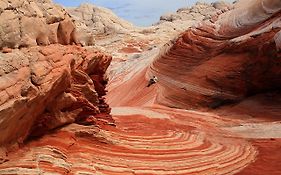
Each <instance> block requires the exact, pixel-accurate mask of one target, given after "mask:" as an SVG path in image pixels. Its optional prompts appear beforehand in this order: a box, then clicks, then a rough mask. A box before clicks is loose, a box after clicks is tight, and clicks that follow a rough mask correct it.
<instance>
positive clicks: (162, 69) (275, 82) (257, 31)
mask: <svg viewBox="0 0 281 175" xmlns="http://www.w3.org/2000/svg"><path fill="white" fill-rule="evenodd" d="M241 3H242V4H243V3H246V2H244V1H243V2H241ZM241 3H238V4H240V5H241ZM262 4H263V5H262ZM273 4H274V5H273ZM241 6H242V5H241ZM245 9H247V10H245ZM280 9H281V4H280V1H270V0H268V1H263V2H262V1H258V2H254V1H251V3H248V4H247V5H245V4H243V7H241V8H237V9H234V10H232V11H229V12H226V13H224V14H223V15H221V16H220V17H219V19H218V20H217V21H215V22H214V23H211V22H205V23H202V24H201V25H199V26H197V27H194V28H191V29H189V30H187V31H186V32H185V33H183V34H182V36H181V37H180V38H178V39H177V41H176V42H175V44H173V43H170V44H169V45H168V46H167V47H166V48H164V49H163V51H162V53H161V54H160V55H159V57H158V58H157V59H155V61H154V62H153V64H152V65H151V70H150V75H156V76H158V79H159V84H158V86H161V91H160V94H158V97H157V101H158V102H159V103H161V104H165V105H168V106H174V107H180V108H189V107H211V108H216V107H219V106H221V105H223V104H225V103H229V102H235V101H239V100H241V99H243V98H245V97H248V96H250V95H254V94H257V93H260V92H264V91H268V90H278V89H280V88H281V79H280V77H281V65H280V55H279V54H278V50H279V47H278V45H279V42H278V41H279V40H278V32H279V30H280V29H279V27H280V17H281V14H280ZM242 11H246V13H243V12H242ZM256 14H259V15H256Z"/></svg>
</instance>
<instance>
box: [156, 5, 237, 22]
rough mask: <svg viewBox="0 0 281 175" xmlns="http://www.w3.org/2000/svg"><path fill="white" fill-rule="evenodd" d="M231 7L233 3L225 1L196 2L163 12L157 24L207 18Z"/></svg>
mask: <svg viewBox="0 0 281 175" xmlns="http://www.w3.org/2000/svg"><path fill="white" fill-rule="evenodd" d="M232 8H233V5H232V4H230V3H227V2H225V1H218V2H214V3H212V4H209V3H203V2H197V3H196V4H195V5H194V6H192V7H190V8H181V9H179V10H178V11H177V12H176V13H171V14H170V13H169V14H165V15H163V16H161V17H160V21H159V22H158V23H157V24H161V23H163V22H166V21H168V22H174V21H176V20H180V21H186V20H198V19H201V20H208V19H211V17H212V16H214V15H218V14H221V13H223V12H226V11H228V10H230V9H232Z"/></svg>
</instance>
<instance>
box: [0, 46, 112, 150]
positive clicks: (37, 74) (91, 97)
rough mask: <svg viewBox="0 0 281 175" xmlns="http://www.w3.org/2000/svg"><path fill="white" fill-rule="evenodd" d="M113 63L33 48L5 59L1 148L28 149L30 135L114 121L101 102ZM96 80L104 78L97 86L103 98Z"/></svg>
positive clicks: (65, 50) (79, 52)
mask: <svg viewBox="0 0 281 175" xmlns="http://www.w3.org/2000/svg"><path fill="white" fill-rule="evenodd" d="M110 61H111V57H109V56H106V55H103V54H102V53H100V52H97V51H95V52H90V51H87V50H85V49H83V48H80V47H78V46H67V47H63V46H60V45H51V46H46V47H33V48H30V49H22V50H21V51H19V50H17V51H14V52H13V53H9V54H5V55H2V56H1V59H0V67H1V70H2V71H3V72H1V78H0V81H1V87H0V93H1V109H0V116H1V123H0V126H1V128H2V129H1V136H0V143H1V145H4V144H7V143H12V142H14V141H17V142H19V143H22V141H23V140H24V139H25V138H26V137H27V136H28V135H29V134H30V133H32V135H40V134H42V133H44V132H46V131H48V130H50V129H54V128H56V127H58V126H62V125H64V124H67V123H73V122H74V121H77V122H78V121H80V120H81V121H83V120H85V119H86V118H87V117H88V116H94V115H97V114H100V113H103V114H104V115H109V113H110V108H109V106H106V105H105V102H104V100H102V99H101V98H102V96H103V95H104V93H102V90H104V88H105V84H106V81H105V80H104V79H103V76H104V73H105V70H106V68H107V67H108V65H109V63H110ZM92 65H95V66H92ZM89 68H90V69H89ZM91 76H96V77H98V78H99V79H98V80H97V79H95V80H94V81H95V84H96V85H97V86H98V85H99V84H103V86H99V91H98V92H97V91H96V90H95V86H94V82H93V80H92V79H91ZM99 93H100V94H99ZM100 105H101V107H99V106H100ZM110 122H111V123H112V120H111V121H110ZM15 123H17V124H18V127H16V128H15V127H14V124H15Z"/></svg>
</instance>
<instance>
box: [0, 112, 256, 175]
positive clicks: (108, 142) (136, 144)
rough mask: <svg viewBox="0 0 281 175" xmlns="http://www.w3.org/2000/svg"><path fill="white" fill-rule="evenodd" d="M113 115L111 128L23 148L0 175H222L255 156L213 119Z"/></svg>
mask: <svg viewBox="0 0 281 175" xmlns="http://www.w3.org/2000/svg"><path fill="white" fill-rule="evenodd" d="M123 111H126V112H129V113H130V114H123ZM113 114H115V117H114V119H115V120H116V125H117V127H116V128H115V127H107V128H104V129H103V130H100V129H98V128H96V127H94V126H81V125H77V124H71V125H69V126H67V127H65V128H63V129H60V130H57V131H55V132H53V133H52V134H50V135H48V136H44V137H43V138H39V139H38V140H34V141H30V142H28V143H27V144H26V146H24V147H23V148H22V149H21V150H20V151H18V152H16V153H12V154H11V155H10V156H9V158H10V159H11V160H10V161H8V162H6V163H3V164H1V165H0V174H29V175H31V174H76V175H78V174H79V175H82V174H93V175H94V174H114V175H117V174H120V175H121V174H128V175H130V174H132V175H133V174H146V175H148V174H157V175H158V174H159V175H161V174H167V175H168V174H196V175H200V174H202V175H203V174H210V175H212V174H213V175H215V174H216V175H225V174H235V173H237V172H239V171H240V170H242V169H243V168H245V167H246V166H247V165H249V164H250V163H251V162H252V161H253V160H255V157H256V155H257V150H256V148H255V147H253V146H252V145H251V144H250V143H249V142H247V141H245V140H243V139H240V138H233V136H234V135H231V134H227V133H225V131H223V130H220V129H217V126H218V125H220V124H222V123H224V121H221V120H217V119H215V118H216V117H215V116H209V115H202V114H200V115H198V114H196V113H191V112H184V111H180V110H175V111H171V110H170V109H167V108H158V109H157V110H155V109H154V110H151V109H141V108H116V109H114V110H113ZM202 117H206V119H204V120H202V119H201V118H202ZM208 120H209V121H212V122H208ZM62 138H63V139H62Z"/></svg>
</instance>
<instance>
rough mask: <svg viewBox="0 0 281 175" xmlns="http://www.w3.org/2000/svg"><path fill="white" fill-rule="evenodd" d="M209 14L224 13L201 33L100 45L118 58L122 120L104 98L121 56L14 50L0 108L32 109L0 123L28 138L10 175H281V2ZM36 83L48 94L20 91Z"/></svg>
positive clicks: (119, 38) (122, 38) (139, 36)
mask: <svg viewBox="0 0 281 175" xmlns="http://www.w3.org/2000/svg"><path fill="white" fill-rule="evenodd" d="M273 4H274V5H273ZM196 6H197V7H196V8H199V6H204V7H207V8H209V6H207V5H206V6H205V5H204V4H202V3H198V4H197V5H196ZM210 6H213V8H217V9H220V10H219V13H215V14H212V15H211V16H210V17H209V16H208V15H207V18H206V19H205V21H204V22H202V23H201V24H197V23H198V21H196V20H191V21H185V22H183V21H184V20H183V21H180V20H175V21H172V22H171V21H166V22H163V24H160V25H167V26H169V27H167V28H162V27H159V26H158V27H159V28H158V29H157V26H153V27H151V28H145V29H141V30H139V29H132V30H131V31H130V32H129V33H127V34H126V33H125V34H124V33H123V34H121V33H119V34H117V33H115V34H113V33H111V34H109V35H108V36H107V35H101V36H96V37H95V39H96V46H95V47H97V48H100V49H103V50H105V51H107V52H109V53H112V54H113V56H114V58H113V59H115V61H114V62H113V64H112V65H111V68H110V71H109V72H108V76H109V80H110V81H109V85H108V87H107V89H108V91H109V92H108V93H107V95H106V97H107V99H106V101H107V102H108V103H109V104H110V106H111V107H112V112H111V115H112V116H113V117H111V116H110V115H108V113H109V111H110V108H109V106H108V105H107V104H105V101H104V99H103V98H102V97H101V96H104V95H105V94H106V91H105V90H104V87H105V84H106V79H105V78H104V77H103V74H104V72H105V71H106V68H107V67H108V64H109V62H110V60H111V57H110V56H107V55H104V54H102V53H101V52H98V51H95V50H93V49H91V47H86V48H81V47H79V46H61V45H51V46H46V47H38V46H36V47H32V48H25V49H21V50H15V49H10V48H3V49H2V52H3V54H1V58H4V59H1V60H4V61H5V60H10V61H7V62H3V63H2V65H12V66H3V68H1V69H0V70H3V73H2V74H3V75H6V74H7V75H10V72H14V73H13V74H12V75H13V76H15V77H12V78H9V80H18V81H16V82H18V83H16V82H15V83H14V84H12V83H10V82H12V81H7V80H5V81H4V84H9V85H10V84H11V86H9V87H10V88H6V87H5V88H6V89H8V91H4V90H3V91H4V94H3V96H1V98H0V99H1V101H3V103H4V104H6V101H11V99H14V100H21V99H22V98H23V97H25V99H26V98H27V102H31V101H32V100H33V103H31V104H29V103H24V104H28V106H24V105H20V106H14V107H17V109H19V112H18V113H16V112H14V111H16V110H14V111H12V112H9V115H8V114H5V115H3V116H6V117H5V119H6V118H7V117H8V116H10V115H11V114H13V117H11V118H9V120H2V114H1V115H0V117H1V118H0V119H1V120H0V127H2V128H3V129H1V131H2V130H4V131H5V135H3V136H2V133H1V136H0V138H1V137H2V138H6V140H9V139H10V138H8V137H6V135H7V134H9V132H10V131H11V133H12V134H11V139H15V138H18V139H16V140H17V143H18V144H14V145H10V146H9V147H6V149H0V162H1V163H0V174H76V175H78V174H79V175H82V174H115V175H117V174H120V175H124V174H132V175H133V174H139V175H144V174H146V175H147V174H155V175H158V174H167V175H170V174H194V175H200V174H202V175H206V174H208V175H220V174H221V175H225V174H241V175H249V174H253V175H264V174H270V175H271V174H272V175H279V174H281V169H280V167H281V166H280V159H281V154H280V146H281V139H280V138H281V126H280V125H281V123H280V114H281V106H280V104H281V103H280V101H281V97H280V56H279V55H280V53H279V49H280V32H279V30H280V28H279V27H280V25H279V19H280V12H279V11H280V9H279V8H280V2H279V1H270V0H264V1H246V0H244V1H242V0H241V1H239V2H238V3H236V4H235V5H234V6H232V5H231V6H229V5H228V4H224V3H215V4H212V5H210ZM196 8H195V7H194V9H196ZM232 8H234V9H232ZM182 10H183V9H182ZM182 10H180V11H182ZM228 10H230V11H228ZM221 13H223V14H221ZM196 19H197V18H196ZM226 19H228V20H226ZM198 20H199V21H201V20H202V16H200V18H198ZM76 24H77V23H76ZM193 24H197V25H196V26H194V27H192V28H188V27H190V26H191V25H193ZM177 25H178V28H176V29H175V30H174V29H173V28H174V27H175V26H177ZM179 26H180V27H179ZM184 26H185V27H184ZM183 29H185V30H186V31H185V32H184V33H183V34H181V35H179V36H177V39H175V40H173V39H171V38H172V36H174V37H175V36H176V34H178V33H179V32H180V31H181V30H183ZM87 30H90V29H87ZM156 31H158V32H156ZM169 40H170V42H168V43H167V44H166V45H165V46H164V47H163V48H161V49H160V46H161V45H162V44H163V43H164V42H167V41H169ZM86 45H87V44H86ZM115 46H116V47H115ZM86 49H87V50H86ZM10 56H11V57H10ZM15 57H16V58H17V59H12V58H15ZM8 58H10V59H8ZM34 59H35V60H37V61H33V60H34ZM17 60H23V61H17ZM41 60H42V62H41ZM118 62H120V63H122V64H119V63H118ZM39 63H40V64H39ZM45 64H48V66H45ZM49 64H50V66H49ZM0 65H1V64H0ZM21 67H26V69H27V72H23V73H22V74H19V73H18V72H17V71H15V70H20V69H19V68H21ZM57 68H58V69H57ZM28 71H30V72H28ZM46 72H47V73H46ZM153 75H156V76H157V77H158V82H157V83H156V84H153V85H152V86H150V87H147V84H148V81H149V79H150V78H151V77H152V76H153ZM3 77H5V76H1V77H0V81H1V80H2V78H3ZM22 77H27V78H22ZM28 77H29V78H28ZM48 77H50V79H49V78H48ZM8 82H9V83H8ZM45 82H46V83H47V84H48V86H47V85H46V86H45V84H46V83H45ZM26 83H27V84H31V85H32V86H35V87H40V88H38V89H36V88H27V90H25V91H22V88H16V87H22V86H21V85H22V84H23V85H25V84H26ZM44 83H45V84H44ZM18 85H19V86H18ZM12 86H13V88H11V87H12ZM28 87H29V86H28ZM47 87H49V88H47ZM50 88H51V89H50ZM19 89H20V90H19ZM25 89H26V88H25ZM5 93H8V97H7V95H6V97H7V98H2V97H5ZM34 94H35V95H34ZM43 97H50V98H45V99H44V100H43V102H41V100H42V98H43ZM42 104H46V105H42ZM227 104H231V105H227ZM22 108H24V110H27V111H32V110H36V111H35V112H34V113H33V112H30V113H29V114H27V115H26V113H24V112H21V111H24V110H23V109H22ZM27 108H28V109H27ZM37 110H42V111H41V112H40V114H41V115H39V116H38V117H35V115H36V114H39V113H38V111H37ZM200 111H201V112H200ZM202 111H204V112H202ZM25 115H26V116H25ZM20 116H25V117H24V118H23V119H22V120H18V117H20ZM29 117H32V120H30V122H22V124H21V121H25V119H28V118H29ZM14 119H15V120H14ZM3 121H5V123H1V122H3ZM73 122H75V123H73ZM67 123H72V124H69V125H67ZM16 124H17V125H16ZM61 124H66V125H63V126H61ZM15 126H16V127H15ZM57 126H61V127H59V128H57ZM15 128H16V129H15ZM17 128H18V129H17ZM53 128H56V129H53ZM19 129H21V130H22V131H23V132H20V134H18V132H14V131H17V130H19ZM50 129H51V130H50ZM6 131H9V132H6ZM21 134H23V135H21ZM42 134H43V135H42ZM26 135H29V136H30V137H28V139H24V138H25V137H26ZM2 145H3V144H1V146H2Z"/></svg>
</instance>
